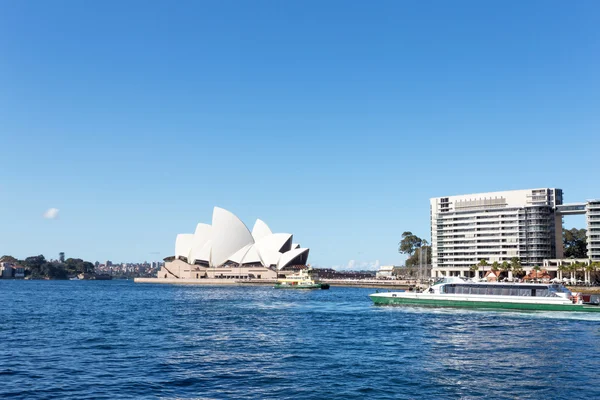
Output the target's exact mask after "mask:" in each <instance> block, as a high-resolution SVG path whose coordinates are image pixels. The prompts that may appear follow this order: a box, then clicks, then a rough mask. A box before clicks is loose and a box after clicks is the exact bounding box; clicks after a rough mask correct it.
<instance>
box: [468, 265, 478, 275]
mask: <svg viewBox="0 0 600 400" xmlns="http://www.w3.org/2000/svg"><path fill="white" fill-rule="evenodd" d="M469 269H470V270H471V271H472V272H473V277H475V274H476V273H477V272H479V265H472V266H471V267H470V268H469Z"/></svg>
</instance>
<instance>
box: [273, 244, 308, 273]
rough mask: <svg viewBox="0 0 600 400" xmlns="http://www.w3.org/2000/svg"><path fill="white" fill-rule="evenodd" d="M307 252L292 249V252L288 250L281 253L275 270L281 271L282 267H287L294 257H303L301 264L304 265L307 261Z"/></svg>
mask: <svg viewBox="0 0 600 400" xmlns="http://www.w3.org/2000/svg"><path fill="white" fill-rule="evenodd" d="M308 252H309V249H302V248H300V249H294V250H290V251H288V252H286V253H283V254H282V255H281V258H280V259H279V264H277V268H278V269H282V268H284V267H287V266H288V265H289V264H290V262H292V261H293V260H294V259H295V258H296V257H298V256H299V255H303V256H304V257H303V260H302V261H303V262H302V263H303V264H306V261H307V260H308Z"/></svg>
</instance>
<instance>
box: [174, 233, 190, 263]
mask: <svg viewBox="0 0 600 400" xmlns="http://www.w3.org/2000/svg"><path fill="white" fill-rule="evenodd" d="M193 240H194V234H193V233H180V234H179V235H177V239H175V257H177V258H179V257H185V258H187V257H188V256H189V255H190V249H191V248H192V242H193Z"/></svg>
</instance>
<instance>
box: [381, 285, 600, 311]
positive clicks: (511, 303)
mask: <svg viewBox="0 0 600 400" xmlns="http://www.w3.org/2000/svg"><path fill="white" fill-rule="evenodd" d="M369 297H370V298H371V300H372V301H373V303H375V304H376V305H418V306H431V307H466V308H500V309H514V310H542V311H582V312H600V306H598V305H597V304H584V303H583V300H582V296H580V295H579V294H576V293H572V292H571V291H570V290H569V289H567V288H566V287H564V286H563V285H560V284H543V283H493V282H483V283H482V282H472V281H467V280H464V279H462V278H458V277H452V278H444V279H442V280H440V281H438V282H436V283H435V284H434V285H433V286H431V287H430V288H429V289H428V290H427V291H425V292H422V293H419V292H386V293H374V294H371V295H369Z"/></svg>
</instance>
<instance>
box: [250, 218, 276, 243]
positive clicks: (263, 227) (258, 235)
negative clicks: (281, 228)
mask: <svg viewBox="0 0 600 400" xmlns="http://www.w3.org/2000/svg"><path fill="white" fill-rule="evenodd" d="M272 234H273V232H271V229H270V228H269V226H268V225H267V224H266V223H265V222H264V221H263V220H261V219H257V220H256V222H255V223H254V228H252V237H253V238H254V241H255V242H258V241H259V240H260V239H262V238H264V237H265V236H269V235H272Z"/></svg>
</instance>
